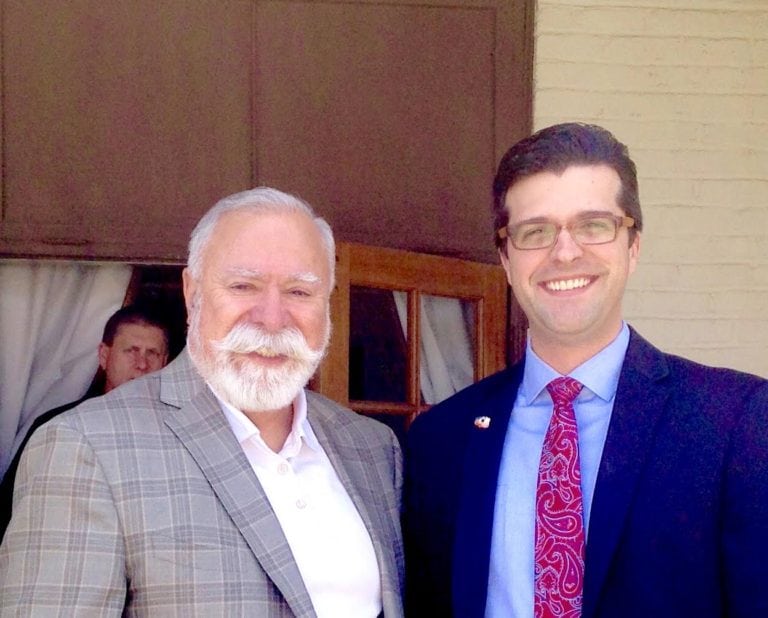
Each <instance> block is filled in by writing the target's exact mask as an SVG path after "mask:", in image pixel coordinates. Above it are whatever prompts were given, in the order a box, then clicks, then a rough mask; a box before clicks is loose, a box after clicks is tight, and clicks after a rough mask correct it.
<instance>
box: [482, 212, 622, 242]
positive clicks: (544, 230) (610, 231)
mask: <svg viewBox="0 0 768 618" xmlns="http://www.w3.org/2000/svg"><path fill="white" fill-rule="evenodd" d="M634 225H635V220H634V219H633V218H632V217H623V216H620V215H612V214H609V213H605V214H594V215H582V216H580V217H576V218H575V219H573V220H571V221H569V222H568V223H566V224H565V225H559V224H557V223H554V222H553V221H546V220H541V221H523V222H522V223H518V224H517V225H508V226H506V227H502V228H500V229H498V230H496V234H497V235H498V237H499V238H500V239H501V240H504V239H505V238H509V240H510V242H511V243H512V246H513V247H514V248H515V249H522V250H524V251H526V250H529V249H547V248H549V247H551V246H552V245H554V244H555V242H556V241H557V238H558V236H560V232H561V231H562V229H563V228H565V229H566V230H568V233H569V234H570V235H571V237H572V238H573V240H575V241H576V242H577V243H578V244H580V245H604V244H606V243H609V242H613V241H614V240H616V235H617V234H618V233H619V230H620V229H621V228H623V227H626V228H631V227H633V226H634Z"/></svg>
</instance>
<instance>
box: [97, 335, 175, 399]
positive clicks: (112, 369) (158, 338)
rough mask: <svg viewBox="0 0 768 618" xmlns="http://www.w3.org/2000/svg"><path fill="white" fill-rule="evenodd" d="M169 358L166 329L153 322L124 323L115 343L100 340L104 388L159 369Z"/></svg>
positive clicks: (109, 387)
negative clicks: (104, 378)
mask: <svg viewBox="0 0 768 618" xmlns="http://www.w3.org/2000/svg"><path fill="white" fill-rule="evenodd" d="M166 362H168V348H167V346H166V344H165V335H164V333H163V331H162V329H160V328H158V327H157V326H151V325H149V324H121V325H120V326H118V328H117V332H116V333H115V338H114V340H113V341H112V345H111V346H108V345H107V344H105V343H101V344H99V366H100V367H101V368H102V369H103V370H104V373H105V375H106V381H105V384H104V392H105V393H108V392H109V391H111V390H112V389H113V388H117V387H118V386H120V385H121V384H123V383H124V382H128V381H129V380H133V379H134V378H138V377H139V376H142V375H144V374H145V373H151V372H152V371H157V370H158V369H161V368H162V367H164V366H165V363H166Z"/></svg>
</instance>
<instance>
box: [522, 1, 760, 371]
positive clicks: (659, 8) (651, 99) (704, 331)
mask: <svg viewBox="0 0 768 618" xmlns="http://www.w3.org/2000/svg"><path fill="white" fill-rule="evenodd" d="M535 36H536V44H535V54H536V55H535V69H534V79H535V85H534V125H535V127H536V128H540V127H543V126H546V125H550V124H553V123H556V122H562V121H565V120H579V121H585V122H595V123H597V124H601V125H603V126H605V127H607V128H608V129H610V130H611V131H613V132H614V133H615V134H616V135H617V136H618V137H619V139H621V140H622V141H624V142H625V143H627V144H628V145H629V147H630V152H631V154H632V156H633V158H634V160H635V162H636V163H637V165H638V170H639V176H640V197H641V202H642V204H643V210H644V216H645V233H644V235H643V241H642V246H641V252H640V266H639V268H638V270H637V272H636V273H635V275H634V276H633V278H632V280H631V281H630V286H629V290H628V293H627V298H626V302H625V314H626V316H627V319H628V321H629V322H630V323H632V324H633V325H634V326H636V327H637V328H638V330H639V331H640V332H641V333H642V334H644V335H645V336H646V337H648V338H650V339H651V341H653V342H654V343H655V344H656V345H657V346H659V347H661V348H662V349H664V350H667V351H670V352H673V353H676V354H682V355H684V356H687V357H689V358H693V359H695V360H699V361H701V362H705V363H707V364H714V365H726V366H731V367H736V368H738V369H742V370H745V371H750V372H752V373H757V374H759V375H763V376H766V377H768V0H539V1H538V6H537V10H536V28H535Z"/></svg>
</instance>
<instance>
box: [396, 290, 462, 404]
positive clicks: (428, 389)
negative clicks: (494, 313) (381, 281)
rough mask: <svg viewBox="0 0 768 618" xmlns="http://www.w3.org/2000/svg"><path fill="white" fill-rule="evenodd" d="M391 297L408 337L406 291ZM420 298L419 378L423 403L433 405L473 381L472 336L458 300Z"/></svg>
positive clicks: (421, 296) (433, 297)
mask: <svg viewBox="0 0 768 618" xmlns="http://www.w3.org/2000/svg"><path fill="white" fill-rule="evenodd" d="M394 297H395V305H396V306H397V314H398V317H399V318H400V324H401V325H402V327H403V333H405V335H406V337H407V336H408V335H407V315H408V308H407V307H408V300H407V294H406V293H405V292H394ZM420 298H421V302H420V306H419V314H420V318H419V330H420V331H421V342H420V347H419V354H420V355H421V362H420V363H419V365H420V366H419V381H420V384H421V395H422V397H423V398H424V402H425V403H428V404H435V403H439V402H440V401H442V400H443V399H447V398H448V397H450V396H451V395H453V394H454V393H456V392H458V391H460V390H461V389H462V388H464V387H465V386H469V385H470V384H472V382H473V380H474V366H473V356H474V355H473V346H472V335H471V332H470V330H469V329H470V327H469V325H468V324H467V320H466V319H465V317H464V312H463V311H462V306H461V301H460V300H459V299H457V298H446V297H443V296H429V295H426V294H421V295H420Z"/></svg>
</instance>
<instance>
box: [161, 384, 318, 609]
mask: <svg viewBox="0 0 768 618" xmlns="http://www.w3.org/2000/svg"><path fill="white" fill-rule="evenodd" d="M195 373H196V372H195ZM163 379H164V380H166V382H167V383H165V384H163V385H162V386H161V389H162V390H161V397H164V398H165V401H166V403H172V401H171V400H173V401H175V404H172V405H177V406H181V407H180V408H179V409H174V410H171V411H170V412H169V413H168V414H167V416H166V419H165V423H166V425H167V426H168V427H169V428H170V429H171V431H173V432H174V434H176V436H177V437H178V438H179V440H180V441H181V442H182V444H183V445H184V447H185V448H186V449H187V450H188V451H189V453H190V454H191V456H192V457H193V459H194V460H195V462H196V463H197V465H198V466H199V468H200V470H201V471H202V473H203V474H204V475H205V477H206V478H207V479H208V481H209V482H210V484H211V487H212V488H213V491H214V492H215V493H216V495H217V497H218V498H219V500H220V501H221V503H222V505H223V506H224V508H225V509H226V510H227V512H228V513H229V515H230V517H231V518H232V520H233V521H234V523H235V525H236V526H237V527H238V528H239V530H240V532H241V534H242V535H243V537H244V538H245V541H246V543H247V544H248V546H249V547H250V548H251V550H252V551H253V553H254V555H255V557H256V559H257V560H258V561H259V563H260V564H261V567H262V568H263V569H264V572H265V573H267V575H268V576H269V577H270V579H271V580H272V581H273V583H274V584H275V586H277V588H278V589H279V590H280V592H281V593H282V594H283V597H284V598H285V600H286V602H287V604H288V605H289V607H290V608H291V610H292V611H293V613H294V614H295V615H296V616H298V617H304V618H314V617H315V612H314V609H313V607H312V601H311V600H310V598H309V594H308V593H307V590H306V588H305V586H304V582H303V580H302V578H301V574H300V573H299V570H298V567H297V566H296V563H295V561H294V559H293V555H292V553H291V550H290V547H289V545H288V542H287V541H286V539H285V535H284V534H283V530H282V528H281V526H280V522H279V521H278V520H277V517H276V516H275V514H274V512H273V511H272V507H271V506H270V504H269V500H268V499H267V496H266V495H265V493H264V490H263V489H262V487H261V485H260V484H259V481H258V479H257V478H256V475H255V474H254V473H253V470H252V469H251V466H250V464H249V463H248V460H247V458H246V457H245V454H244V453H243V451H242V449H241V448H240V445H239V444H238V443H237V440H236V439H235V436H234V434H233V433H232V430H231V428H230V427H229V425H228V424H227V420H226V417H225V416H224V414H223V413H222V412H221V411H220V407H219V403H218V401H217V400H216V398H215V397H214V395H213V393H212V392H211V391H210V389H208V388H207V387H206V386H205V384H204V383H203V381H202V380H201V379H200V378H199V376H197V378H196V380H195V379H194V377H190V374H189V372H184V371H182V372H180V373H177V375H176V376H174V375H170V376H163ZM180 385H181V386H180ZM185 394H186V395H187V396H189V397H190V399H187V401H186V402H184V401H183V400H184V399H185Z"/></svg>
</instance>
